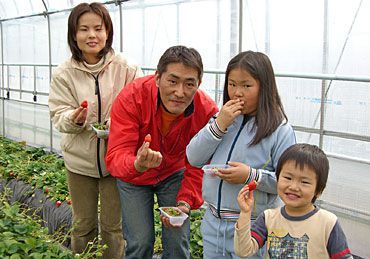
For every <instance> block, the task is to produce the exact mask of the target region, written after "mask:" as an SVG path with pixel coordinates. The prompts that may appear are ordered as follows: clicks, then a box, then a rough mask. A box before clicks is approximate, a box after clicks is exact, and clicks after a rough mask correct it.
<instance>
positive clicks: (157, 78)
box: [154, 70, 161, 87]
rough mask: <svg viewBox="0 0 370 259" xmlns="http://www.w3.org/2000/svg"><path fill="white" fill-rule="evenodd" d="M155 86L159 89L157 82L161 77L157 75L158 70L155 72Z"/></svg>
mask: <svg viewBox="0 0 370 259" xmlns="http://www.w3.org/2000/svg"><path fill="white" fill-rule="evenodd" d="M154 75H155V84H156V85H157V87H159V80H160V79H161V76H160V75H159V73H158V70H156V71H155V74H154Z"/></svg>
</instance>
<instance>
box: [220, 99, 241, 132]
mask: <svg viewBox="0 0 370 259" xmlns="http://www.w3.org/2000/svg"><path fill="white" fill-rule="evenodd" d="M243 105H244V102H243V101H240V100H239V99H237V100H229V101H228V102H227V103H225V105H224V106H222V108H221V111H220V112H219V114H218V116H217V118H216V122H217V124H218V126H219V127H220V130H222V131H226V129H227V128H228V127H229V126H230V125H231V124H232V123H233V122H234V120H235V118H236V117H237V116H239V115H240V114H241V112H242V108H243Z"/></svg>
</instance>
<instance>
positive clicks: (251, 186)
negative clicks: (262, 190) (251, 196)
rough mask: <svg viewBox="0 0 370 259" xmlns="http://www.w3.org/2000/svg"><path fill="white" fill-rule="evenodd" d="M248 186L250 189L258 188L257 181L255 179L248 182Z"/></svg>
mask: <svg viewBox="0 0 370 259" xmlns="http://www.w3.org/2000/svg"><path fill="white" fill-rule="evenodd" d="M248 188H249V191H253V190H254V189H256V188H257V182H256V181H255V180H253V181H252V182H250V183H248Z"/></svg>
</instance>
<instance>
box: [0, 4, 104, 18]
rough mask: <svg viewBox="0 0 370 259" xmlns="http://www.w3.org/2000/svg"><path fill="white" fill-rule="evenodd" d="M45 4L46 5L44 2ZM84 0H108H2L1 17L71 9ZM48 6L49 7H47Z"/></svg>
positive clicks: (0, 6) (0, 5)
mask: <svg viewBox="0 0 370 259" xmlns="http://www.w3.org/2000/svg"><path fill="white" fill-rule="evenodd" d="M43 2H44V3H45V5H44V3H43ZM82 2H88V3H90V2H106V1H99V0H93V1H92V0H44V1H42V0H0V19H2V20H3V19H10V18H16V17H21V16H29V15H34V14H39V13H43V12H45V11H49V12H53V11H59V10H65V9H70V8H72V7H74V6H75V5H77V4H79V3H82ZM46 8H47V9H46Z"/></svg>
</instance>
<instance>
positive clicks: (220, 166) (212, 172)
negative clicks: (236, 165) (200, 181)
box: [202, 164, 230, 177]
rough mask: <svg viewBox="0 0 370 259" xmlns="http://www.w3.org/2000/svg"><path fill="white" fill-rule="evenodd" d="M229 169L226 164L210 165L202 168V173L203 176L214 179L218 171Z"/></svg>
mask: <svg viewBox="0 0 370 259" xmlns="http://www.w3.org/2000/svg"><path fill="white" fill-rule="evenodd" d="M229 167H230V166H229V165H226V164H210V165H205V166H203V167H202V170H203V171H204V173H205V174H207V175H209V176H213V177H215V176H216V172H217V171H218V169H226V168H229Z"/></svg>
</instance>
